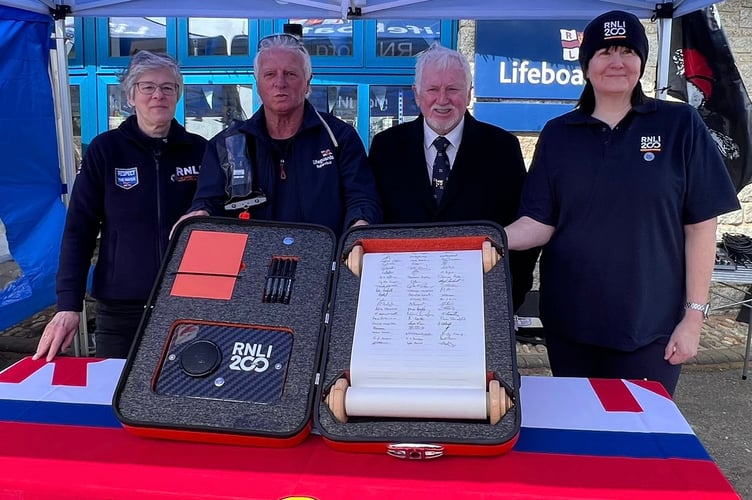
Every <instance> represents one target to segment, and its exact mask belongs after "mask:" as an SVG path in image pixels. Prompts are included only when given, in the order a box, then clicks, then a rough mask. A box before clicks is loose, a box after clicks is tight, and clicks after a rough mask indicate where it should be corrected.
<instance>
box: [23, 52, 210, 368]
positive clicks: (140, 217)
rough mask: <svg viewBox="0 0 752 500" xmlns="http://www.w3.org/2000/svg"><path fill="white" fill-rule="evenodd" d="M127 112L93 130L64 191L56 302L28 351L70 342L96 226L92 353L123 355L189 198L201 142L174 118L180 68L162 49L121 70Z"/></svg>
mask: <svg viewBox="0 0 752 500" xmlns="http://www.w3.org/2000/svg"><path fill="white" fill-rule="evenodd" d="M121 85H122V87H123V89H124V90H125V94H126V95H127V97H128V103H129V104H130V105H131V106H132V107H133V108H134V110H135V112H134V114H133V115H132V116H130V117H128V118H127V119H126V120H125V121H124V122H123V123H122V124H121V125H120V126H119V127H118V128H117V129H114V130H110V131H107V132H104V133H102V134H100V135H98V136H97V137H95V138H94V139H93V140H92V141H91V144H90V145H89V147H88V148H87V150H86V153H85V155H84V158H83V161H82V162H81V168H80V170H79V173H78V175H77V176H76V180H75V184H74V187H73V192H72V193H71V197H70V203H69V206H68V214H67V218H66V222H65V231H64V233H63V241H62V247H61V250H60V267H59V270H58V273H57V309H58V312H57V313H56V314H55V316H54V317H53V318H52V320H51V321H50V323H49V324H48V325H47V327H46V328H45V330H44V333H43V334H42V338H41V340H40V341H39V345H38V347H37V351H36V354H35V355H34V359H37V358H41V357H42V356H45V355H46V358H47V360H48V361H49V360H51V359H52V358H54V357H55V356H56V355H57V354H58V352H61V351H63V350H65V349H66V348H67V347H68V346H70V344H71V342H73V339H74V337H75V334H76V332H77V330H78V326H79V321H80V317H81V313H80V311H81V310H82V306H83V301H84V295H85V293H86V284H87V277H88V274H89V267H90V265H91V260H92V257H93V255H94V251H95V247H96V245H97V235H99V234H100V233H101V237H100V242H99V252H98V257H97V262H96V265H95V267H94V276H93V282H92V288H91V293H92V296H93V297H94V298H95V299H96V300H97V304H96V330H95V332H94V334H95V338H94V340H95V344H96V356H97V357H113V358H125V357H126V356H127V355H128V351H129V349H130V346H131V343H132V340H133V338H134V336H135V333H136V329H137V328H138V324H139V321H140V319H141V314H142V313H143V311H144V305H145V304H146V301H147V300H148V298H149V293H150V292H151V288H152V285H153V282H154V280H155V279H156V276H157V272H158V271H159V266H160V263H161V261H162V256H163V255H164V253H165V250H166V248H167V242H168V239H169V232H170V228H171V227H172V225H173V224H175V221H177V220H178V218H179V217H180V215H181V214H184V213H185V211H186V210H187V209H188V207H189V206H190V203H191V199H192V198H193V195H194V193H195V190H196V182H197V177H198V171H199V167H200V164H201V158H202V157H203V154H204V149H205V147H206V141H205V140H204V139H203V138H202V137H201V136H198V135H195V134H190V133H188V132H186V130H185V129H184V128H183V127H182V126H181V125H180V124H179V123H178V122H177V121H176V120H175V118H174V116H175V107H176V106H177V102H178V99H179V98H180V91H181V89H182V87H183V77H182V76H181V74H180V69H179V67H178V65H177V63H176V62H175V60H174V59H172V58H171V57H169V56H167V55H160V54H152V53H150V52H146V51H141V52H138V53H136V54H135V55H134V56H133V57H132V58H131V61H130V63H129V65H128V68H127V69H126V70H125V72H124V73H123V74H122V76H121Z"/></svg>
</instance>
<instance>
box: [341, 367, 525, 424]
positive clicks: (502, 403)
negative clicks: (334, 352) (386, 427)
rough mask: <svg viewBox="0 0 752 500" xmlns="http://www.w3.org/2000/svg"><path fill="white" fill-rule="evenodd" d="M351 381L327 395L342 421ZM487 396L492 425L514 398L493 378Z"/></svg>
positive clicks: (489, 417)
mask: <svg viewBox="0 0 752 500" xmlns="http://www.w3.org/2000/svg"><path fill="white" fill-rule="evenodd" d="M348 387H349V383H348V382H347V379H346V378H340V379H338V380H337V381H336V382H335V383H334V385H333V386H332V388H331V389H330V390H329V395H328V396H327V397H326V404H327V405H328V406H329V409H330V410H331V411H332V414H333V415H334V417H335V418H336V419H337V420H338V421H340V422H342V423H346V422H347V412H346V411H345V394H346V393H347V388H348ZM486 396H487V398H488V399H487V405H486V406H487V408H488V419H489V422H490V423H491V425H496V424H498V423H499V421H501V417H503V416H504V415H506V413H507V411H509V409H510V408H511V407H512V405H513V403H512V398H511V397H509V394H507V392H506V390H504V388H503V387H502V386H501V383H499V381H498V380H491V381H490V382H489V383H488V393H486Z"/></svg>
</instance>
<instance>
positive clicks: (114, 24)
mask: <svg viewBox="0 0 752 500" xmlns="http://www.w3.org/2000/svg"><path fill="white" fill-rule="evenodd" d="M166 25H167V19H166V18H164V17H111V18H109V45H110V47H109V55H110V57H123V56H125V57H128V56H131V55H133V54H135V53H136V52H138V51H139V50H148V51H150V52H167V28H166Z"/></svg>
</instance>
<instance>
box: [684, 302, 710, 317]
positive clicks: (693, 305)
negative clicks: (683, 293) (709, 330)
mask: <svg viewBox="0 0 752 500" xmlns="http://www.w3.org/2000/svg"><path fill="white" fill-rule="evenodd" d="M684 308H685V309H694V310H695V311H700V312H702V317H703V318H705V319H708V313H709V312H710V303H707V304H698V303H697V302H687V303H686V304H684Z"/></svg>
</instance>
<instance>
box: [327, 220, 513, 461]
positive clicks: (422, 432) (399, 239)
mask: <svg viewBox="0 0 752 500" xmlns="http://www.w3.org/2000/svg"><path fill="white" fill-rule="evenodd" d="M460 241H461V242H462V243H461V244H460V247H463V245H464V246H466V245H467V244H469V245H471V246H470V247H469V248H468V249H470V248H477V249H478V250H480V249H481V245H482V242H483V241H491V242H492V243H493V246H494V248H496V249H498V251H499V252H500V253H501V254H502V255H506V254H507V242H506V235H505V233H504V231H503V229H502V228H501V227H500V226H498V225H496V224H494V223H492V222H485V221H479V222H468V223H458V224H441V225H437V224H430V225H428V224H422V225H409V226H408V225H380V226H362V227H357V228H353V229H351V230H350V231H348V232H347V233H346V234H345V235H344V236H343V237H342V238H341V240H340V244H339V247H338V253H337V262H338V263H339V265H338V266H337V271H336V273H335V278H334V284H333V292H332V293H333V300H332V307H331V320H330V324H329V327H328V329H327V338H326V341H325V345H324V355H323V357H322V367H321V380H320V384H319V387H318V389H317V395H316V406H315V408H314V414H313V416H314V426H315V428H316V429H317V430H318V432H320V433H321V435H322V436H323V437H324V438H325V439H326V440H327V442H328V443H329V444H331V445H332V446H334V447H337V448H340V449H343V450H348V451H373V452H385V451H389V447H390V445H395V444H397V445H398V444H400V443H426V444H439V445H441V447H442V449H443V452H444V453H446V454H498V453H503V452H504V451H508V450H509V449H511V447H512V445H513V444H514V442H515V441H516V438H517V435H518V433H519V429H520V425H521V413H520V405H519V404H518V401H519V374H518V371H517V359H516V348H515V335H514V317H513V310H512V300H511V287H510V277H509V264H508V261H507V259H506V258H504V257H502V258H501V260H499V261H498V262H497V263H496V265H494V266H493V267H492V268H491V269H490V270H489V271H488V272H484V273H483V277H482V297H483V299H482V300H483V316H484V317H483V327H484V330H485V349H486V370H487V372H488V373H487V375H488V378H489V380H491V379H495V380H498V381H499V382H500V384H501V386H502V388H503V389H504V390H505V392H506V393H507V394H508V396H509V397H510V398H511V400H512V403H513V405H512V406H511V408H509V409H508V411H506V413H505V414H504V415H503V417H502V418H501V420H500V421H499V422H498V423H497V424H495V425H491V424H490V423H489V422H488V421H482V420H467V419H438V418H420V419H415V418H383V417H354V418H348V421H347V422H345V423H343V422H341V421H339V420H338V419H337V418H335V416H334V415H333V413H332V411H331V410H330V408H329V406H328V404H327V401H326V398H327V396H328V394H329V393H330V391H331V390H332V385H333V384H334V383H335V381H336V380H337V379H340V378H343V377H345V378H346V377H347V376H348V371H349V369H350V356H351V352H352V348H353V332H354V331H355V323H356V316H357V311H358V304H359V293H360V287H361V278H360V277H359V276H356V275H355V274H354V273H353V272H351V270H350V269H349V268H348V267H347V265H345V262H346V260H347V257H348V255H349V251H350V249H351V248H353V247H354V246H355V245H357V244H359V243H363V247H364V248H366V250H365V251H366V252H368V248H369V246H370V247H372V248H374V249H376V251H378V252H383V251H392V250H389V249H390V248H392V249H393V250H394V251H404V250H409V251H430V250H434V249H435V250H441V249H447V250H449V249H453V248H454V249H456V248H459V247H457V246H456V245H457V242H460ZM374 242H376V244H375V245H374V244H373V243H374ZM463 248H464V247H463ZM385 249H387V250H385ZM373 286H374V287H377V286H378V283H374V284H373ZM377 293H378V292H377ZM366 333H367V332H366ZM397 340H399V339H397ZM446 404H447V405H452V401H451V400H449V401H447V402H446ZM473 448H474V449H473Z"/></svg>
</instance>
